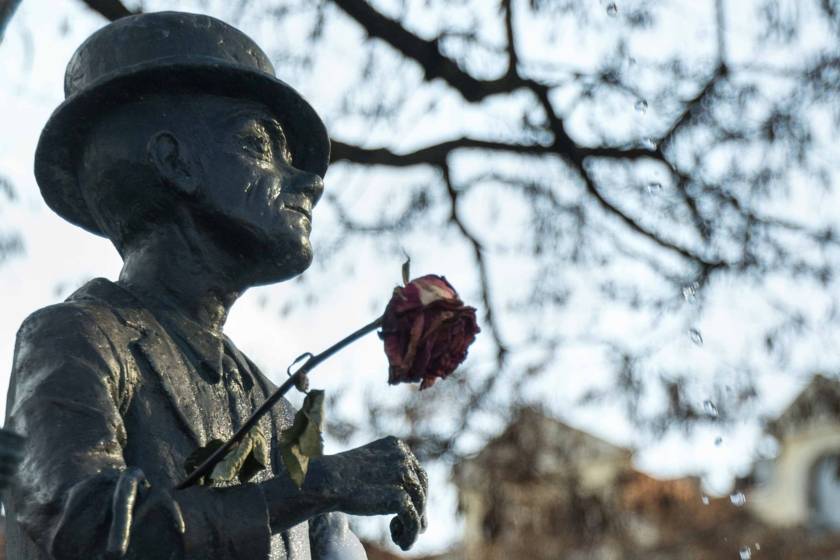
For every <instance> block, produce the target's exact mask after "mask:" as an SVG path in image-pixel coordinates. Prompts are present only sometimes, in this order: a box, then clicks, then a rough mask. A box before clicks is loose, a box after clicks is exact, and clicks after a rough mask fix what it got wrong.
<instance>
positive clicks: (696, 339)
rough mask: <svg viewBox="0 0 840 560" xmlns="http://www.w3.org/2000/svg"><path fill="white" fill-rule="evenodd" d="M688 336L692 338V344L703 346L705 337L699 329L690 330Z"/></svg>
mask: <svg viewBox="0 0 840 560" xmlns="http://www.w3.org/2000/svg"><path fill="white" fill-rule="evenodd" d="M688 336H689V337H691V342H693V343H694V344H696V345H697V346H703V335H702V334H701V333H700V331H699V330H697V329H694V328H692V329H689V331H688Z"/></svg>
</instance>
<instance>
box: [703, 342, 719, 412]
mask: <svg viewBox="0 0 840 560" xmlns="http://www.w3.org/2000/svg"><path fill="white" fill-rule="evenodd" d="M701 340H702V339H701ZM703 409H704V410H705V411H706V414H708V415H709V416H711V417H713V418H717V415H718V409H717V406H715V403H713V402H712V401H710V400H705V401H703Z"/></svg>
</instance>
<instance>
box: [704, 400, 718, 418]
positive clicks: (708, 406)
mask: <svg viewBox="0 0 840 560" xmlns="http://www.w3.org/2000/svg"><path fill="white" fill-rule="evenodd" d="M703 408H704V409H705V411H706V414H708V415H709V416H711V417H713V418H717V416H718V409H717V406H715V403H713V402H712V401H710V400H705V401H703Z"/></svg>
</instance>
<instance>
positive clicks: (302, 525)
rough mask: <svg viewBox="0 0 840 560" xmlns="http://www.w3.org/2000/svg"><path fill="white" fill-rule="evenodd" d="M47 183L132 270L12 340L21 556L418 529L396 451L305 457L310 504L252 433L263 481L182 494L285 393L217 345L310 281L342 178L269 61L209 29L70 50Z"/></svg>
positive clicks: (154, 17)
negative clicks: (249, 306)
mask: <svg viewBox="0 0 840 560" xmlns="http://www.w3.org/2000/svg"><path fill="white" fill-rule="evenodd" d="M65 94H66V100H65V101H64V103H62V105H60V106H59V107H58V109H57V110H56V111H55V113H54V114H53V115H52V117H51V118H50V120H49V122H48V123H47V125H46V126H45V128H44V131H43V133H42V136H41V140H40V142H39V145H38V150H37V152H36V156H35V173H36V177H37V180H38V184H39V186H40V188H41V192H42V194H43V196H44V199H45V200H46V202H47V204H48V205H49V206H50V207H51V208H52V209H53V210H55V211H56V212H57V213H58V214H59V215H61V216H62V217H64V218H65V219H67V220H68V221H70V222H72V223H74V224H76V225H78V226H80V227H82V228H85V229H86V230H88V231H91V232H93V233H96V234H98V235H103V236H106V237H108V238H109V239H110V240H111V241H112V242H113V243H114V245H115V246H116V248H117V250H118V251H119V252H120V255H121V256H122V258H123V260H124V266H123V269H122V272H121V273H120V278H119V280H118V281H116V282H111V281H108V280H105V279H96V280H93V281H91V282H90V283H88V284H87V285H85V286H83V287H82V288H81V289H79V290H78V291H77V292H76V293H74V294H73V295H71V296H70V297H69V298H68V299H67V300H66V301H65V302H63V303H60V304H57V305H53V306H50V307H47V308H44V309H41V310H39V311H37V312H35V313H34V314H32V315H31V316H30V317H29V318H28V319H26V321H25V322H24V324H23V326H22V327H21V329H20V331H19V333H18V339H17V346H16V349H15V361H14V368H13V372H12V381H11V387H10V390H9V397H8V399H9V400H8V407H7V410H8V413H7V414H8V417H7V427H9V428H11V429H13V430H15V431H16V432H18V433H20V434H21V435H23V436H24V437H25V440H24V441H25V444H24V453H23V461H22V463H21V465H20V469H19V472H18V476H17V477H16V479H15V482H14V484H13V485H12V486H11V488H10V489H9V491H8V492H7V493H6V494H5V496H4V503H5V504H6V510H7V512H8V516H9V520H8V525H9V527H8V537H7V538H8V557H9V558H10V559H12V560H36V559H37V560H46V559H49V558H54V559H56V560H65V559H66V560H71V559H72V560H91V559H98V558H117V557H124V558H137V559H155V560H157V559H180V558H185V559H186V558H190V559H192V558H195V559H199V558H200V559H209V558H213V559H216V560H223V559H230V560H233V559H248V560H259V559H268V558H271V559H280V558H286V559H294V560H298V559H308V558H314V559H327V558H336V559H339V558H340V559H343V560H354V559H359V558H365V553H364V551H363V549H362V548H361V545H360V543H359V541H358V539H357V538H356V537H355V536H354V535H353V534H352V533H351V532H350V531H349V529H348V526H347V520H346V517H345V515H344V514H351V515H382V514H396V517H395V518H394V520H393V521H392V524H391V527H392V538H393V539H394V541H395V542H396V543H397V544H399V545H400V546H401V547H403V548H408V547H410V546H411V545H412V543H413V542H414V540H415V539H416V537H417V534H418V533H419V532H420V531H422V530H423V529H424V528H425V523H426V521H425V500H426V492H427V479H426V475H425V473H424V471H423V469H422V468H421V467H420V465H419V463H418V462H417V460H416V459H415V457H414V456H413V455H412V453H411V452H410V451H409V450H408V448H407V447H406V446H405V445H404V444H403V443H402V442H400V441H399V440H397V439H396V438H384V439H381V440H378V441H375V442H373V443H371V444H368V445H366V446H364V447H361V448H358V449H353V450H350V451H347V452H344V453H341V454H338V455H331V456H323V457H320V458H317V459H313V460H312V462H311V464H310V467H309V473H308V475H307V478H306V481H305V483H304V484H303V486H302V488H301V489H298V488H297V486H295V484H293V483H292V482H291V480H290V479H289V477H288V476H287V475H286V473H285V470H284V466H283V464H282V461H281V459H280V455H279V452H278V442H277V438H278V437H279V434H280V431H281V430H282V429H284V428H286V427H287V426H288V425H289V424H290V422H291V420H292V417H293V414H294V411H293V409H292V407H291V406H290V405H289V403H288V402H283V403H281V406H278V407H277V408H275V409H274V410H273V411H272V414H271V415H270V418H269V417H266V418H264V419H263V420H262V421H261V425H260V428H261V430H262V432H263V433H264V434H267V435H268V439H269V440H270V442H271V453H270V455H271V465H270V468H269V469H266V470H265V471H263V472H262V473H260V474H259V475H258V476H257V477H256V478H254V479H253V481H252V482H248V483H245V484H239V483H236V484H224V485H219V484H217V485H213V486H195V487H191V488H188V489H185V490H173V487H174V485H175V484H176V483H177V481H179V480H181V479H183V478H184V476H185V475H186V474H187V473H186V472H185V467H184V462H185V459H186V458H187V457H188V456H189V455H190V453H192V452H193V451H194V450H195V449H197V448H198V447H200V446H203V445H205V444H206V443H207V442H208V441H209V440H211V439H214V438H216V439H223V440H224V439H227V438H228V437H229V436H230V435H231V434H232V432H233V431H234V430H235V429H236V428H237V427H238V425H239V423H241V422H242V421H243V420H244V419H245V418H246V417H247V416H248V415H249V414H250V413H251V412H252V411H253V409H254V408H255V407H256V406H257V405H259V403H260V402H261V401H262V400H263V399H264V398H265V397H266V396H267V395H268V394H269V393H270V392H271V391H272V390H273V386H272V384H271V383H270V382H269V381H268V379H266V377H265V376H264V375H263V374H262V373H261V372H260V371H259V369H258V368H257V367H256V366H255V365H254V363H253V362H251V361H250V360H248V358H247V357H245V356H244V355H243V354H242V353H241V352H239V351H238V350H237V348H236V347H235V346H234V345H233V343H232V342H231V341H230V340H229V339H228V338H227V337H225V335H224V334H223V333H222V328H223V325H224V323H225V318H226V316H227V313H228V310H229V309H230V307H231V305H233V303H234V302H235V301H236V299H237V297H238V296H239V295H240V294H242V293H243V292H244V291H245V290H246V289H248V288H249V287H251V286H256V285H260V284H268V283H272V282H279V281H282V280H287V279H289V278H292V277H294V276H296V275H298V274H300V273H301V272H303V271H304V270H305V269H306V268H307V267H308V266H309V264H310V262H311V260H312V250H311V246H310V243H309V233H310V230H311V228H312V209H313V206H314V205H315V204H316V202H317V201H318V198H319V197H320V196H321V192H322V189H323V183H322V177H323V175H324V173H325V171H326V169H327V164H328V161H329V140H328V137H327V134H326V131H325V129H324V125H323V123H322V122H321V120H320V119H319V117H318V116H317V115H316V113H315V112H314V110H313V109H312V108H311V107H310V106H309V104H308V103H307V102H306V101H305V100H304V99H303V98H302V97H301V96H300V95H299V94H298V93H297V92H295V91H294V90H293V89H292V88H291V87H289V86H288V85H287V84H285V83H284V82H282V81H280V80H278V79H277V78H276V77H275V75H274V69H273V67H272V65H271V63H270V62H269V60H268V58H267V57H266V55H265V54H264V53H263V52H262V51H261V50H260V48H259V47H258V46H257V45H256V44H254V43H253V41H251V39H249V38H248V37H247V36H245V35H244V34H242V33H241V32H240V31H238V30H236V29H234V28H232V27H230V26H228V25H226V24H224V23H223V22H221V21H218V20H216V19H214V18H211V17H207V16H203V15H195V14H186V13H174V12H165V13H152V14H145V15H138V16H133V17H128V18H125V19H122V20H118V21H117V22H115V23H113V24H111V25H108V26H107V27H105V28H104V29H101V30H100V31H98V32H97V33H95V34H94V35H93V36H91V37H90V38H89V39H88V40H87V41H86V42H85V43H84V44H82V45H81V46H80V47H79V49H78V50H77V51H76V53H75V54H74V56H73V58H72V59H71V61H70V63H69V65H68V67H67V74H66V80H65Z"/></svg>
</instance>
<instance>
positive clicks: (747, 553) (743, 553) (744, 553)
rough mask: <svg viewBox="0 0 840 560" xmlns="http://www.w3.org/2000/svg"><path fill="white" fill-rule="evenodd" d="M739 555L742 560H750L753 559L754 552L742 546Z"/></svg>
mask: <svg viewBox="0 0 840 560" xmlns="http://www.w3.org/2000/svg"><path fill="white" fill-rule="evenodd" d="M738 554H739V556H740V558H741V560H750V558H752V550H750V547H748V546H742V547H741V550H739V551H738Z"/></svg>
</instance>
